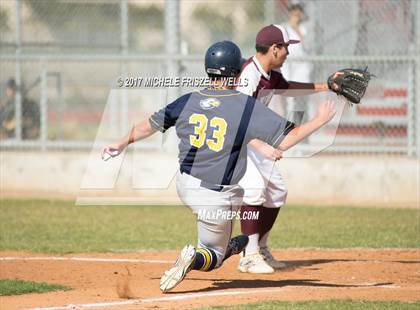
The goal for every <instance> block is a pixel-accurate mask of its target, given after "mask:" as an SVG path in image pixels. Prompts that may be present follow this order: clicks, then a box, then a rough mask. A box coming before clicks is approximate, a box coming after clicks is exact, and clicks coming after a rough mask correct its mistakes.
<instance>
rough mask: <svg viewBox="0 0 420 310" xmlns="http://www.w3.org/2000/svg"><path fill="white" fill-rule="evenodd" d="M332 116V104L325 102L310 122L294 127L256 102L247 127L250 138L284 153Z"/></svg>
mask: <svg viewBox="0 0 420 310" xmlns="http://www.w3.org/2000/svg"><path fill="white" fill-rule="evenodd" d="M334 115H335V109H334V103H333V102H332V101H326V102H324V103H322V104H321V105H320V106H319V107H318V111H317V114H316V116H315V117H314V118H313V119H312V120H311V121H309V122H307V123H304V124H302V125H300V126H298V127H296V126H295V124H293V123H291V122H289V121H287V120H286V119H285V118H283V117H281V116H279V115H278V114H276V113H275V112H273V111H271V110H270V109H268V108H267V107H266V106H264V105H263V104H261V103H260V102H258V101H257V102H255V106H254V110H253V113H252V118H251V120H250V125H249V127H250V129H249V130H250V134H251V136H250V137H252V138H257V139H259V140H262V141H264V142H266V143H268V144H269V145H271V146H273V147H274V148H276V149H278V150H280V151H286V150H288V149H289V148H291V147H292V146H294V145H296V144H297V143H299V142H300V141H302V140H303V139H305V138H306V137H308V136H309V135H311V134H312V133H313V132H314V131H316V130H317V129H319V128H320V127H322V126H323V125H324V124H326V123H328V122H329V121H330V120H331V119H332V118H333V117H334Z"/></svg>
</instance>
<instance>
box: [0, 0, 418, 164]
mask: <svg viewBox="0 0 420 310" xmlns="http://www.w3.org/2000/svg"><path fill="white" fill-rule="evenodd" d="M294 4H297V2H296V1H291V0H289V1H287V0H279V1H275V0H265V1H262V0H261V1H222V0H216V1H194V2H193V1H153V2H152V1H131V0H129V1H78V0H60V1H29V0H28V1H27V0H9V1H2V3H1V5H0V33H1V37H0V72H1V83H2V84H1V92H0V96H1V103H0V109H1V110H0V118H1V119H0V121H1V131H0V139H1V141H0V146H1V148H2V149H8V148H18V149H22V148H28V147H30V148H34V147H35V148H43V149H48V148H66V149H76V148H89V147H91V146H92V144H93V140H94V139H95V137H96V132H97V128H98V126H99V124H100V122H101V119H102V116H103V110H104V107H105V104H106V102H107V99H108V96H109V93H110V89H112V88H113V87H115V86H116V81H117V79H118V77H120V76H123V77H125V76H134V77H136V76H142V77H151V76H157V77H163V76H181V77H182V76H191V77H196V76H203V75H204V72H203V71H204V70H203V55H204V53H205V50H206V49H207V47H208V46H209V45H210V44H211V43H213V42H215V41H218V40H233V41H234V42H236V43H237V44H238V45H239V46H240V47H241V49H242V52H243V55H244V56H246V57H250V56H252V55H254V53H255V50H254V44H255V35H256V33H257V31H258V30H259V29H260V28H261V27H263V26H264V25H266V24H270V23H276V24H283V25H285V26H287V25H288V24H290V23H291V17H290V13H291V12H289V11H288V8H290V6H291V5H294ZM298 4H299V5H301V11H303V12H302V13H303V14H302V16H301V18H302V20H303V22H302V23H301V27H302V28H300V29H301V30H300V32H301V33H298V34H299V35H300V36H302V37H301V38H303V39H304V40H303V44H302V46H303V48H302V49H301V50H300V51H298V50H297V51H293V50H291V51H290V56H289V59H288V60H287V63H286V64H285V67H284V71H288V72H284V73H285V75H286V74H287V75H288V77H289V78H290V79H294V80H299V79H301V80H302V81H304V80H305V79H308V81H317V82H323V81H325V80H326V78H327V76H328V75H329V74H330V73H331V72H334V71H336V70H337V69H341V68H345V67H364V66H366V65H368V66H369V69H370V71H371V72H373V73H375V75H376V76H377V77H376V78H375V79H374V80H372V82H371V84H370V87H369V89H368V92H367V94H366V96H365V98H364V101H363V104H362V105H360V106H354V107H352V108H347V109H346V110H345V111H344V113H343V117H342V121H341V123H340V126H339V128H338V132H337V136H336V139H335V143H334V145H333V146H332V147H330V148H329V149H328V150H327V151H328V152H332V153H340V152H346V153H383V154H407V155H409V156H420V137H419V136H420V134H419V132H420V116H419V113H420V106H419V94H418V90H419V89H420V86H419V80H420V78H419V75H420V74H419V71H420V59H419V58H420V56H419V55H420V47H419V46H420V39H419V36H420V26H419V24H420V23H419V22H418V21H419V20H420V3H419V2H418V1H415V0H405V1H393V0H382V1H376V0H375V1H365V0H354V1H300V2H299V3H298ZM295 7H296V6H295ZM302 68H306V69H305V70H306V74H304V75H301V76H299V75H298V74H295V75H294V73H295V72H297V71H299V70H301V69H302ZM305 70H304V71H305ZM13 81H14V83H15V85H16V87H15V88H13ZM168 91H169V98H173V97H175V96H177V95H179V94H182V93H184V92H186V91H190V89H169V90H168ZM128 97H129V99H126V101H129V104H128V105H127V103H125V104H124V100H123V101H122V102H123V103H121V104H118V105H116V106H115V107H114V109H115V113H114V114H111V115H114V116H113V117H111V118H112V119H111V120H110V122H111V127H112V128H114V131H115V134H119V133H121V132H122V131H123V130H124V129H125V127H126V125H127V124H125V123H126V122H127V120H128V119H129V116H130V109H129V108H128V107H129V106H130V104H132V103H133V102H132V101H133V100H138V101H141V102H153V104H156V103H155V102H154V101H156V98H155V97H154V95H152V94H149V93H148V92H145V94H144V96H140V97H138V96H135V98H131V97H130V96H128ZM163 104H164V102H160V103H158V104H157V105H154V106H153V107H155V106H159V105H163ZM297 147H300V146H297ZM302 147H307V146H302Z"/></svg>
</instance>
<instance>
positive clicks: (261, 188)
mask: <svg viewBox="0 0 420 310" xmlns="http://www.w3.org/2000/svg"><path fill="white" fill-rule="evenodd" d="M255 43H256V44H255V48H256V55H255V56H253V57H251V58H250V59H248V60H247V61H246V62H245V64H244V65H243V67H242V72H241V75H240V77H241V80H242V79H246V80H248V81H249V83H248V85H246V86H239V87H237V88H236V90H237V91H239V92H241V93H243V94H246V95H249V96H252V97H254V98H258V99H259V100H261V101H262V102H263V103H265V104H267V105H268V103H269V102H270V100H271V98H272V96H273V95H274V90H280V91H279V92H280V93H281V94H282V95H284V96H293V95H294V94H296V91H295V92H290V90H305V94H306V95H308V94H310V93H315V92H320V91H328V90H332V91H334V92H336V93H337V94H340V95H343V96H344V97H346V98H347V99H348V100H350V101H351V102H353V103H359V102H360V99H361V97H363V95H364V92H365V90H366V87H367V83H368V81H369V79H370V74H369V72H367V70H365V71H361V70H358V69H345V70H340V71H337V72H335V73H334V74H332V75H331V77H330V78H329V80H328V83H299V82H294V81H286V80H285V78H284V77H283V75H282V74H281V73H280V72H279V71H276V69H279V68H280V67H281V66H282V65H283V63H284V61H285V60H286V58H287V55H288V54H289V51H288V47H289V45H290V44H297V43H299V41H298V40H291V39H290V38H289V36H288V33H287V31H286V30H285V29H284V28H283V27H282V26H279V25H269V26H266V27H264V28H262V29H261V30H260V31H259V32H258V34H257V37H256V42H255ZM356 80H357V81H356ZM343 81H346V82H345V83H344V84H345V85H344V84H343ZM356 84H357V85H356ZM263 90H264V94H263V92H262V91H263ZM265 90H272V91H268V92H267V91H265ZM261 95H263V96H261ZM270 148H271V150H270ZM258 149H260V150H262V151H257V150H258ZM273 152H274V149H273V148H272V147H271V146H268V145H266V143H264V142H263V141H258V140H252V141H251V142H250V143H249V145H248V154H247V157H248V165H247V170H246V173H245V175H244V177H243V178H242V180H241V181H240V182H239V184H240V185H241V186H242V187H243V188H244V190H245V195H244V204H243V205H242V208H241V210H242V212H246V211H249V212H253V211H259V214H260V216H259V218H258V219H257V220H254V219H251V220H250V219H242V220H241V230H242V233H243V234H245V235H247V236H248V237H249V242H248V245H247V246H246V248H245V251H244V252H243V255H242V257H241V259H240V261H239V266H238V269H239V270H240V271H241V272H249V273H273V272H274V270H275V269H281V268H283V267H285V264H284V263H282V262H280V261H278V260H276V259H274V258H273V256H272V254H271V253H270V250H269V248H268V244H267V240H268V236H269V233H270V230H271V228H272V227H273V224H274V222H275V221H276V218H277V215H278V213H279V211H280V208H281V206H283V205H284V204H285V201H286V197H287V188H286V185H285V183H284V180H283V178H282V176H281V174H280V173H279V172H278V171H277V170H276V169H273V168H274V165H273V161H272V156H270V154H271V153H273Z"/></svg>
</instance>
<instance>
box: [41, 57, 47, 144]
mask: <svg viewBox="0 0 420 310" xmlns="http://www.w3.org/2000/svg"><path fill="white" fill-rule="evenodd" d="M41 64H42V71H41V102H40V108H41V128H40V129H41V133H40V138H41V149H42V150H43V151H45V150H46V148H47V140H48V123H47V122H48V80H47V79H48V75H47V66H46V63H45V62H42V63H41Z"/></svg>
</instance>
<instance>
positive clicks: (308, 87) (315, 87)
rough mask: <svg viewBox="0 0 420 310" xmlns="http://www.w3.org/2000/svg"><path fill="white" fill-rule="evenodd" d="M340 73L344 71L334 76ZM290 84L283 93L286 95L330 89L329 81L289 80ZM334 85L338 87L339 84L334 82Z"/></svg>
mask: <svg viewBox="0 0 420 310" xmlns="http://www.w3.org/2000/svg"><path fill="white" fill-rule="evenodd" d="M340 74H342V73H341V72H336V73H335V75H334V77H336V76H337V75H340ZM288 84H289V86H288V88H287V89H286V90H285V91H284V92H282V95H283V96H286V97H298V96H307V95H312V94H314V93H319V92H323V91H328V90H330V89H329V87H328V83H301V82H296V81H288ZM333 87H334V88H338V85H336V84H334V85H333ZM299 90H300V91H299Z"/></svg>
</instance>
